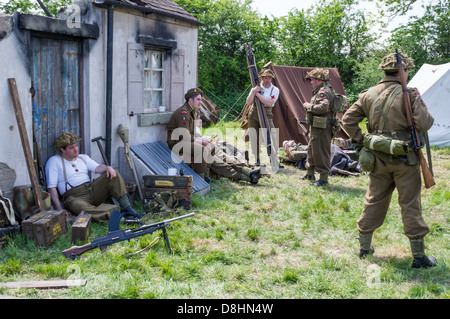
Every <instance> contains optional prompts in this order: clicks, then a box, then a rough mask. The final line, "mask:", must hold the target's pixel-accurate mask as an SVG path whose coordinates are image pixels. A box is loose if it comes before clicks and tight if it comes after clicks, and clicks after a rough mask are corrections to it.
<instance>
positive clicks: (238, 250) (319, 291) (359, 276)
mask: <svg viewBox="0 0 450 319" xmlns="http://www.w3.org/2000/svg"><path fill="white" fill-rule="evenodd" d="M432 154H433V170H434V175H435V181H436V185H435V186H434V187H432V188H430V189H425V188H423V193H422V204H423V215H424V218H425V221H426V222H427V224H428V225H429V227H430V233H429V234H428V235H427V236H426V238H425V243H426V252H427V255H429V256H434V257H436V258H437V261H438V264H437V266H436V267H433V268H430V269H413V268H411V263H412V257H411V252H410V247H409V240H408V239H407V238H406V237H405V236H404V234H403V225H402V222H401V218H400V208H399V205H398V203H397V193H396V192H395V193H394V196H393V200H392V203H391V206H390V209H389V212H388V215H387V218H386V220H385V223H384V225H383V226H382V227H381V228H379V229H378V230H377V231H376V232H375V235H374V240H373V245H374V247H375V250H376V252H375V254H374V256H373V257H372V256H371V257H369V258H367V259H364V260H361V259H359V258H358V252H359V247H358V240H357V237H358V231H357V227H356V221H357V219H358V218H359V216H360V213H361V210H362V208H363V197H364V194H365V192H366V188H367V184H368V176H367V175H361V176H358V177H331V178H330V180H329V182H330V185H329V186H327V187H324V188H317V187H314V186H311V185H309V183H308V182H307V181H302V180H300V179H299V178H300V177H301V176H303V175H304V174H305V172H304V171H301V170H299V169H297V168H295V167H293V166H289V165H286V166H285V169H281V170H280V171H278V172H277V173H276V174H274V175H271V176H270V177H265V178H262V179H261V180H260V182H259V184H258V185H255V186H252V185H250V184H248V183H246V182H232V181H229V180H227V179H220V180H217V181H214V182H213V183H212V184H211V185H212V186H213V187H214V189H215V190H214V191H211V192H210V193H209V194H208V195H206V196H201V195H196V194H194V195H193V201H192V209H191V211H192V212H195V216H194V217H191V218H185V219H182V220H179V221H175V222H173V223H171V226H170V227H169V228H168V234H169V238H170V244H171V247H172V250H173V255H169V254H168V252H167V248H166V246H165V243H164V241H163V240H160V241H159V242H158V243H157V244H156V245H155V246H154V247H152V248H151V249H150V250H147V251H144V252H142V253H139V254H136V255H133V256H127V254H129V253H132V252H135V251H138V250H140V249H142V248H144V247H146V246H147V245H148V244H149V243H150V242H151V241H152V240H153V239H154V238H156V237H158V236H160V232H158V233H154V234H152V235H147V236H144V237H140V238H137V239H133V240H131V241H130V242H122V243H119V244H115V245H113V246H110V247H109V248H108V250H107V251H106V252H104V253H102V252H101V251H100V250H99V249H96V250H92V251H89V252H87V253H85V254H83V255H82V256H81V258H79V259H77V260H75V261H72V260H67V259H65V257H64V256H63V255H62V253H61V252H62V251H63V250H64V249H67V248H69V247H71V246H72V244H71V243H70V228H69V232H68V233H67V234H65V235H63V236H62V237H61V238H60V239H59V240H57V241H56V242H55V243H53V244H52V245H51V246H50V247H48V248H40V247H36V245H35V243H34V242H33V241H31V240H27V239H26V238H25V236H24V235H22V234H19V235H17V236H16V237H14V238H12V239H10V240H9V241H8V243H7V245H6V246H5V247H3V248H0V282H11V281H30V280H64V279H87V283H86V285H85V286H81V287H75V288H70V289H52V290H38V289H31V288H20V289H11V288H4V287H3V288H1V287H0V295H8V296H13V297H20V298H45V299H47V298H63V299H64V298H74V299H78V298H86V299H93V298H127V299H128V298H130V299H135V298H139V299H140V298H158V299H178V298H183V299H204V298H210V299H229V298H238V299H240V298H247V299H256V298H258V299H260V298H264V299H265V298H268V299H290V298H296V299H300V298H301V299H366V298H369V299H448V298H449V297H450V292H449V289H448V285H449V281H450V277H449V271H448V269H449V262H450V261H449V257H450V250H449V238H450V236H449V235H450V232H449V207H450V174H449V172H450V149H434V150H433V152H432ZM182 213H186V211H185V212H182ZM106 232H107V225H106V224H99V223H94V224H93V226H92V235H91V237H97V236H102V235H105V234H106Z"/></svg>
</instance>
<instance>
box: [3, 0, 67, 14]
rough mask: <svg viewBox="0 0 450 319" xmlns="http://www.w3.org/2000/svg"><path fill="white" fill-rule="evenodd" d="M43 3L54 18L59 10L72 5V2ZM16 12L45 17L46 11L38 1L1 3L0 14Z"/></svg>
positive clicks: (48, 0) (54, 0) (61, 0)
mask: <svg viewBox="0 0 450 319" xmlns="http://www.w3.org/2000/svg"><path fill="white" fill-rule="evenodd" d="M42 3H43V4H44V5H45V6H46V8H47V9H48V11H49V12H50V13H51V14H52V16H54V17H55V16H56V14H57V12H58V8H59V7H64V6H68V5H70V4H72V0H42ZM15 11H19V12H23V13H34V14H39V15H45V12H44V10H42V8H41V7H40V5H39V4H38V2H37V1H30V0H9V1H8V2H6V3H0V12H4V13H14V12H15Z"/></svg>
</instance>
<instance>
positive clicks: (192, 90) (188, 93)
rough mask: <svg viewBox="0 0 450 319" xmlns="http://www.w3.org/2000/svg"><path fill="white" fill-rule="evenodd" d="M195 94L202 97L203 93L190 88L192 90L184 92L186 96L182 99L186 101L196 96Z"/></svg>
mask: <svg viewBox="0 0 450 319" xmlns="http://www.w3.org/2000/svg"><path fill="white" fill-rule="evenodd" d="M197 94H200V95H202V96H203V91H202V90H200V89H199V88H192V89H190V90H188V91H187V92H186V94H185V95H184V98H185V99H186V101H187V100H189V99H190V98H191V97H192V96H194V95H197Z"/></svg>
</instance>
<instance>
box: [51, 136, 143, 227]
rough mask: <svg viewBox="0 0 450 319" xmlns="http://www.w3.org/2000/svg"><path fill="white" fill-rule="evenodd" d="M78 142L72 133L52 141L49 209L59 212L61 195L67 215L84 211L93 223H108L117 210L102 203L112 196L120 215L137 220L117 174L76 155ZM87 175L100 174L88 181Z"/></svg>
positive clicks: (123, 185) (122, 182) (113, 170)
mask: <svg viewBox="0 0 450 319" xmlns="http://www.w3.org/2000/svg"><path fill="white" fill-rule="evenodd" d="M79 140H80V138H79V137H78V136H77V135H76V134H74V133H67V132H64V133H61V134H60V135H59V136H58V138H57V139H56V141H55V148H56V149H57V150H58V151H59V153H60V155H54V156H52V157H51V158H49V160H48V161H47V164H46V167H45V173H46V177H47V190H48V192H49V193H50V197H51V199H52V204H53V207H54V208H55V209H56V210H63V207H62V205H61V202H60V199H59V195H61V196H62V199H63V202H64V206H65V207H66V209H67V210H68V212H67V214H68V215H69V216H70V215H71V213H73V214H75V215H78V214H80V213H81V211H85V212H86V213H88V214H91V215H92V218H93V219H94V220H96V221H108V220H109V217H110V214H111V212H112V211H113V210H116V209H118V207H117V206H116V205H112V204H106V203H104V202H105V201H106V200H107V199H109V198H111V197H114V198H115V199H117V200H118V202H119V204H120V209H121V211H122V212H124V213H126V214H129V215H130V216H134V217H140V214H139V213H137V212H136V211H134V210H133V208H132V206H131V203H130V200H129V198H128V195H127V190H126V187H125V183H124V181H123V179H122V177H121V176H120V174H119V173H118V172H117V171H116V170H115V169H114V168H112V167H111V166H107V165H103V164H98V163H97V162H95V161H94V160H92V159H91V158H90V157H89V156H88V155H83V154H79V152H78V141H79ZM89 172H94V173H96V174H101V175H100V177H98V178H96V179H94V180H93V181H92V182H91V179H90V176H89Z"/></svg>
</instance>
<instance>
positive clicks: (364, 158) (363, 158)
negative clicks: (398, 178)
mask: <svg viewBox="0 0 450 319" xmlns="http://www.w3.org/2000/svg"><path fill="white" fill-rule="evenodd" d="M358 155H359V164H360V165H361V168H362V170H363V171H365V172H372V171H373V169H374V168H375V155H374V154H373V153H372V151H371V150H370V149H368V148H367V147H363V148H361V150H359V154H358Z"/></svg>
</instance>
